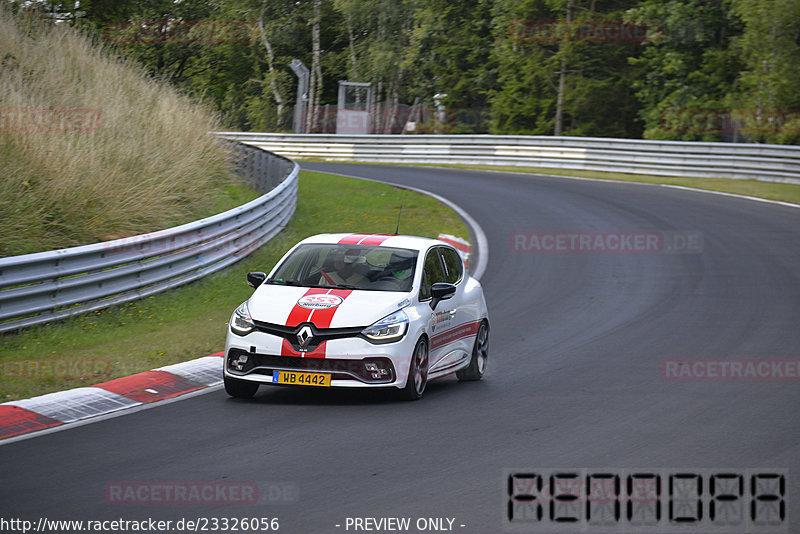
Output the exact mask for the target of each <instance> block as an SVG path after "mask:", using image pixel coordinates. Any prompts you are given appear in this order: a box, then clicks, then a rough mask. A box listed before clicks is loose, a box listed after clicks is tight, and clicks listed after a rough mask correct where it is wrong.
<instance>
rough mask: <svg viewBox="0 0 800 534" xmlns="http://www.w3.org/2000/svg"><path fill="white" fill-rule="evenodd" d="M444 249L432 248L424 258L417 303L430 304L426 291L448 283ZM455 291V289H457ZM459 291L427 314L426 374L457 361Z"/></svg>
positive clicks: (451, 277)
mask: <svg viewBox="0 0 800 534" xmlns="http://www.w3.org/2000/svg"><path fill="white" fill-rule="evenodd" d="M443 248H444V247H433V248H431V249H430V250H428V253H427V254H426V256H425V264H424V272H423V284H422V289H421V291H420V301H426V302H428V303H429V302H430V298H431V297H430V287H431V285H433V284H435V283H437V282H450V283H452V282H451V280H454V278H453V275H454V274H455V273H454V272H453V271H452V270H451V272H450V276H448V270H447V266H446V264H445V262H444V259H443V256H442V249H443ZM457 287H458V286H457ZM460 293H461V294H462V295H463V288H460V287H458V288H457V289H456V294H455V295H453V297H452V298H449V299H446V300H442V301H440V302H439V303H438V304H437V305H436V309H434V310H430V316H429V320H428V333H429V335H430V346H429V358H430V364H429V370H430V372H431V373H435V372H436V371H438V370H441V369H445V368H447V367H449V366H450V365H452V364H454V363H456V362H457V361H458V360H460V359H461V358H460V356H459V354H458V353H459V350H460V347H459V342H460V341H462V340H459V339H458V332H457V331H456V330H455V328H456V327H457V326H458V323H457V320H458V308H459V305H460V303H461V301H462V296H461V295H460Z"/></svg>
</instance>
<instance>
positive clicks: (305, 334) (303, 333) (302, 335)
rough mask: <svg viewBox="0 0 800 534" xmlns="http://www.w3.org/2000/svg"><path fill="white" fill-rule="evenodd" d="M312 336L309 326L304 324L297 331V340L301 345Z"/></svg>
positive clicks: (303, 345) (305, 343)
mask: <svg viewBox="0 0 800 534" xmlns="http://www.w3.org/2000/svg"><path fill="white" fill-rule="evenodd" d="M312 337H314V333H313V332H312V331H311V327H310V326H308V325H306V326H304V327H303V328H301V329H300V331H299V332H298V333H297V342H298V343H300V346H301V347H305V346H306V345H308V343H309V341H311V338H312Z"/></svg>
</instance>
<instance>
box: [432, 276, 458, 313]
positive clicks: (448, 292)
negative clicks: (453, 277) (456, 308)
mask: <svg viewBox="0 0 800 534" xmlns="http://www.w3.org/2000/svg"><path fill="white" fill-rule="evenodd" d="M455 294H456V286H454V285H453V284H448V283H446V282H436V283H435V284H433V285H432V286H431V309H432V310H435V309H436V305H437V304H439V302H440V301H442V300H447V299H449V298H453V295H455Z"/></svg>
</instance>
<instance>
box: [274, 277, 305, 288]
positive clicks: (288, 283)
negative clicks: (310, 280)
mask: <svg viewBox="0 0 800 534" xmlns="http://www.w3.org/2000/svg"><path fill="white" fill-rule="evenodd" d="M267 283H268V284H276V285H282V286H303V287H305V286H304V284H301V283H300V282H298V281H297V280H284V279H283V278H270V279H269V280H267Z"/></svg>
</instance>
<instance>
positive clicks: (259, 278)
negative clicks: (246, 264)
mask: <svg viewBox="0 0 800 534" xmlns="http://www.w3.org/2000/svg"><path fill="white" fill-rule="evenodd" d="M266 279H267V274H266V273H262V272H260V271H254V272H250V273H247V284H248V285H249V286H250V287H252V288H253V289H256V288H257V287H258V286H260V285H261V284H263V283H264V280H266Z"/></svg>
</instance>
